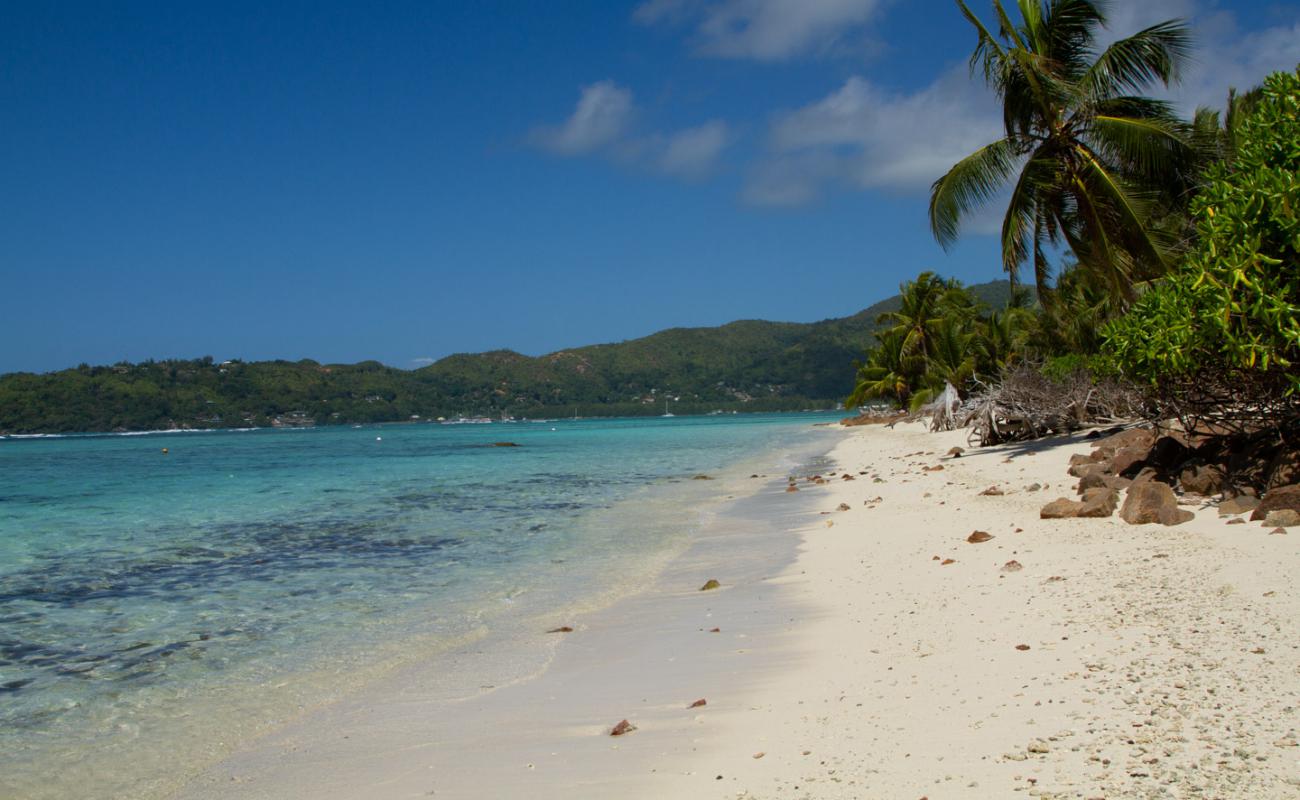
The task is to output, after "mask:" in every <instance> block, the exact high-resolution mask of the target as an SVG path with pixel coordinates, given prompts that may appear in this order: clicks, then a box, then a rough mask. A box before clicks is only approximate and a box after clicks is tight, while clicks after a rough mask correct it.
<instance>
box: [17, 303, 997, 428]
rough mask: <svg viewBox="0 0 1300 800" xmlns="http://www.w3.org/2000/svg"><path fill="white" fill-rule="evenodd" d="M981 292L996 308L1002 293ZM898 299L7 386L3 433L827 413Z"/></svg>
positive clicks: (101, 371) (169, 364)
mask: <svg viewBox="0 0 1300 800" xmlns="http://www.w3.org/2000/svg"><path fill="white" fill-rule="evenodd" d="M974 289H975V290H976V291H979V292H981V293H982V294H983V295H984V296H986V297H988V298H990V299H991V300H993V301H996V300H997V298H998V297H999V294H1000V293H1001V294H1002V295H1003V296H1004V295H1005V292H1006V284H1005V282H998V283H996V284H990V285H986V286H982V287H974ZM898 303H899V301H898V298H891V299H889V300H886V301H883V302H881V303H878V304H876V305H875V306H872V307H871V308H869V309H867V310H865V311H863V312H861V313H859V314H855V315H854V316H852V317H847V318H844V319H833V320H826V321H823V322H817V323H809V324H802V323H775V322H760V321H744V322H734V323H731V324H730V325H724V326H722V327H720V328H692V329H674V330H667V331H662V332H660V333H657V334H654V335H652V336H648V337H645V338H643V339H636V340H633V341H628V342H623V343H620V344H606V345H595V346H591V347H580V348H576V349H573V350H565V351H561V352H558V353H552V354H550V355H545V356H541V357H536V358H534V357H529V356H524V355H520V354H519V353H513V352H509V351H499V352H493V353H482V354H477V355H456V356H450V357H448V358H445V359H443V360H442V361H439V362H438V363H436V364H433V365H431V366H429V367H426V368H424V369H419V370H414V371H407V370H400V369H394V368H392V367H386V366H384V365H382V364H379V363H377V362H364V363H361V364H352V365H337V364H335V365H322V364H318V363H316V362H314V361H299V362H287V361H270V362H256V363H242V362H238V361H233V362H228V363H224V364H219V363H214V362H213V361H212V359H210V358H209V359H199V360H193V361H166V362H147V363H144V364H118V365H115V366H111V367H89V366H82V367H79V368H76V369H68V370H63V371H60V372H54V373H49V374H44V375H34V374H27V373H15V374H10V375H4V376H0V432H7V433H38V432H66V431H111V430H119V429H121V430H148V429H159V428H170V427H195V428H209V427H243V426H248V425H256V426H264V425H269V424H272V423H273V422H274V421H276V420H277V419H279V420H280V421H281V422H282V423H290V424H293V423H299V422H304V421H315V422H316V423H318V424H330V423H352V422H387V421H398V420H409V419H410V418H411V417H412V416H413V415H419V416H420V417H421V418H423V419H429V418H436V417H438V416H445V417H453V416H456V415H461V414H464V415H467V416H475V415H486V416H491V417H497V416H500V415H501V414H503V413H505V414H510V415H512V416H529V417H534V418H536V417H550V416H561V415H563V416H570V415H572V414H573V413H574V411H575V407H576V410H577V411H578V413H580V414H582V415H583V416H594V415H609V416H612V415H635V414H662V413H664V401H665V399H666V398H674V399H671V400H669V404H670V409H671V410H672V411H673V413H677V414H689V413H707V412H709V411H713V410H715V409H723V410H746V411H762V410H772V411H777V410H796V409H802V408H809V407H825V406H829V405H832V404H834V403H836V402H837V400H838V398H841V397H844V396H845V395H846V394H848V393H849V391H850V390H851V389H852V382H851V381H852V375H851V374H850V373H848V371H847V370H845V365H846V364H848V363H850V362H851V361H852V359H853V358H854V357H855V356H856V355H858V354H859V353H861V352H862V350H863V349H864V348H865V347H866V346H867V345H868V343H870V342H871V341H872V335H873V333H874V331H875V330H876V328H877V324H876V318H877V317H878V316H879V315H880V314H881V313H884V312H886V311H889V310H892V309H894V308H897V307H898Z"/></svg>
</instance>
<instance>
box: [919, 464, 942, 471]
mask: <svg viewBox="0 0 1300 800" xmlns="http://www.w3.org/2000/svg"><path fill="white" fill-rule="evenodd" d="M921 470H922V471H923V472H943V464H935V465H934V466H933V467H922V468H921Z"/></svg>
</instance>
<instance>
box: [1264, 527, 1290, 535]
mask: <svg viewBox="0 0 1300 800" xmlns="http://www.w3.org/2000/svg"><path fill="white" fill-rule="evenodd" d="M1268 534H1269V535H1270V536H1286V528H1274V529H1273V530H1271V531H1269V532H1268Z"/></svg>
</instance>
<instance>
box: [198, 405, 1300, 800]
mask: <svg viewBox="0 0 1300 800" xmlns="http://www.w3.org/2000/svg"><path fill="white" fill-rule="evenodd" d="M954 445H960V446H966V442H965V433H964V432H954V433H948V434H930V433H927V432H925V431H924V430H923V429H922V428H921V427H920V426H916V425H911V426H904V425H900V426H898V427H897V428H896V429H887V428H883V427H868V428H858V429H853V430H852V431H850V432H848V433H847V434H846V435H845V438H844V440H843V441H842V442H841V443H840V444H839V445H838V446H837V447H836V449H835V450H834V451H833V453H832V458H833V460H834V461H835V465H834V466H831V467H827V468H826V471H825V472H823V475H824V476H825V477H826V478H827V479H828V480H827V482H826V483H825V484H813V483H809V482H807V481H802V480H801V481H800V484H799V487H800V491H799V492H797V493H786V492H785V491H784V481H783V480H782V481H776V482H773V481H755V482H754V483H755V484H756V485H757V484H762V486H763V488H762V490H761V492H760V493H759V495H758V496H756V497H753V498H749V499H747V500H745V501H742V502H740V503H738V504H737V505H736V506H735V508H734V509H732V510H731V512H729V513H727V514H723V515H720V516H719V517H717V518H716V519H715V520H714V521H713V522H712V523H711V524H710V525H708V526H706V528H705V530H704V532H703V534H702V536H701V539H700V541H699V542H698V543H697V544H696V546H694V547H692V548H691V550H690V551H689V552H688V553H687V554H686V556H684V557H683V558H682V559H680V560H679V561H678V562H676V563H674V564H672V565H671V566H670V567H669V568H668V570H666V571H665V573H664V574H663V575H662V576H661V577H660V579H659V580H658V582H657V583H656V585H655V586H654V587H653V588H652V589H650V590H649V591H645V592H639V593H636V594H634V595H633V596H630V597H628V598H626V599H624V600H621V601H619V602H618V603H616V604H615V605H614V606H612V607H610V608H607V609H604V610H601V611H597V612H593V613H590V614H587V615H585V616H583V617H582V618H580V619H576V620H556V624H557V625H559V624H572V625H573V626H574V627H575V631H574V632H573V633H570V634H554V635H555V636H562V637H563V639H562V641H561V642H560V643H559V646H558V647H557V648H556V649H555V652H554V655H553V658H552V659H551V662H550V664H549V666H548V667H547V668H546V669H545V670H544V671H543V672H541V673H540V674H539V675H537V676H535V677H532V678H530V679H528V680H525V681H522V682H519V683H516V684H513V685H510V686H505V687H501V688H496V689H494V690H491V691H486V690H485V691H484V692H482V693H473V694H471V695H468V696H466V697H465V698H463V699H459V700H448V699H447V697H446V696H445V695H442V694H439V693H438V692H437V691H434V690H433V689H432V688H430V686H432V684H433V683H435V682H434V681H431V679H430V676H429V675H428V674H427V673H422V672H421V671H420V669H412V670H409V671H405V672H403V673H401V674H398V675H394V676H391V677H390V678H388V679H386V680H384V681H381V682H380V683H379V684H377V685H375V686H373V687H371V688H370V689H368V690H366V691H365V692H363V693H361V694H360V695H358V696H357V697H354V698H351V699H350V700H348V701H345V702H343V703H339V704H336V705H334V706H331V707H329V708H326V709H322V710H319V711H316V712H313V713H311V714H309V715H307V716H305V717H304V718H302V719H300V720H298V721H296V722H293V723H291V724H289V725H288V726H286V728H285V729H284V730H283V731H281V732H280V733H278V734H276V735H274V736H271V737H267V738H265V739H263V740H260V741H259V742H256V743H254V745H253V746H252V747H250V748H248V749H246V750H245V751H242V752H240V753H238V754H237V755H235V756H234V757H232V758H230V759H228V760H227V761H225V762H223V763H222V764H221V765H219V766H218V767H217V768H215V769H214V770H211V771H210V772H208V773H207V774H205V775H204V776H202V777H201V778H200V779H199V780H198V781H196V782H195V783H193V784H191V786H190V787H188V788H187V789H186V790H185V791H184V792H182V793H181V795H180V796H181V797H186V798H208V797H223V798H224V797H240V798H297V797H302V798H308V797H310V798H407V797H457V798H462V797H482V798H496V797H503V798H504V797H520V798H523V797H529V798H561V797H563V798H587V797H591V798H595V797H601V798H607V797H623V798H736V797H749V798H767V797H788V798H805V797H806V798H920V797H928V798H930V800H939V798H950V797H965V798H983V797H1014V796H1017V795H1016V794H1015V793H1016V792H1020V793H1022V794H1021V795H1020V796H1034V797H1071V798H1073V797H1079V798H1093V797H1107V798H1130V797H1135V798H1144V797H1169V798H1190V797H1197V798H1199V797H1204V798H1215V797H1223V798H1257V797H1258V798H1272V797H1300V748H1298V747H1296V746H1295V745H1296V734H1297V729H1300V722H1298V721H1297V710H1296V709H1297V706H1300V591H1297V588H1296V580H1295V577H1296V576H1297V575H1300V529H1293V531H1292V533H1291V534H1290V535H1270V534H1269V532H1268V530H1267V529H1265V528H1262V527H1261V526H1260V525H1259V523H1249V524H1245V525H1227V524H1225V521H1223V520H1220V519H1219V517H1218V515H1217V513H1216V512H1215V510H1214V509H1213V508H1211V507H1206V508H1193V510H1196V511H1197V514H1196V519H1195V520H1193V521H1192V522H1190V523H1187V524H1185V525H1181V526H1178V527H1174V528H1165V527H1161V526H1156V525H1145V526H1130V525H1127V524H1126V523H1124V522H1122V521H1121V520H1120V519H1119V518H1118V516H1116V517H1113V518H1111V519H1084V520H1053V521H1043V520H1040V519H1039V518H1038V510H1039V508H1041V506H1042V505H1043V504H1045V503H1046V502H1048V501H1050V500H1052V499H1054V498H1056V497H1060V496H1069V497H1073V496H1074V493H1073V491H1072V490H1071V486H1072V484H1073V479H1071V478H1070V477H1068V475H1067V474H1066V468H1067V464H1068V460H1069V456H1070V455H1072V454H1074V453H1078V452H1086V451H1087V450H1088V445H1087V442H1086V441H1084V440H1083V439H1082V437H1076V438H1074V439H1062V440H1053V441H1048V442H1040V443H1033V444H1030V445H1026V446H1019V447H1002V448H989V449H981V450H970V451H969V452H967V453H966V454H965V455H964V456H962V457H961V458H955V459H954V458H949V457H947V456H946V455H944V454H945V453H946V452H947V451H948V449H949V448H950V447H952V446H954ZM935 466H942V467H943V469H942V470H934V471H927V470H925V469H924V468H925V467H935ZM831 470H834V471H835V473H836V474H834V475H831V474H830V471H831ZM845 472H848V473H850V474H852V475H853V476H854V477H855V480H852V481H845V480H843V479H842V476H843V474H844V473H845ZM860 472H863V473H866V474H859V473H860ZM876 477H878V478H879V481H877V480H875V478H876ZM1035 482H1036V483H1040V484H1046V485H1047V488H1046V489H1045V490H1040V491H1027V490H1026V486H1027V485H1028V484H1031V483H1035ZM990 486H997V487H999V488H1000V489H1001V490H1003V491H1004V492H1005V494H1003V495H1000V496H984V495H981V494H980V492H981V491H983V490H984V489H986V488H988V487H990ZM841 504H845V505H847V506H848V510H847V511H841V510H838V509H839V508H840V505H841ZM976 530H980V531H985V532H987V533H989V534H992V536H993V538H992V539H991V540H989V541H987V542H984V543H981V544H969V543H967V541H966V539H967V537H968V536H969V535H970V534H971V533H972V532H973V531H976ZM935 556H938V558H939V560H935V558H934V557H935ZM945 559H952V560H953V563H950V564H946V565H945V564H944V560H945ZM1013 560H1014V561H1015V562H1017V563H1018V564H1019V565H1020V566H1021V569H1019V570H1010V571H1008V570H1007V569H1006V568H1005V565H1006V564H1007V562H1009V561H1013ZM708 578H716V579H718V580H719V581H720V582H721V583H722V584H723V588H722V589H720V590H716V591H710V592H700V591H698V589H699V587H700V585H701V584H702V583H703V582H704V581H705V580H707V579H708ZM713 628H718V629H719V631H718V632H717V633H711V632H710V631H711V629H713ZM539 635H545V634H541V633H540V632H539ZM1019 646H1027V648H1028V649H1018V648H1019ZM464 657H465V659H472V658H475V657H477V658H481V659H490V658H492V657H494V656H493V654H491V653H478V654H475V653H466V654H464ZM697 699H705V700H707V705H705V706H703V707H700V708H694V709H689V708H687V706H688V705H689V704H690V703H692V702H693V701H695V700H697ZM624 718H626V719H628V720H630V721H631V722H632V723H633V724H635V725H636V726H638V729H637V730H636V731H634V732H633V733H631V734H628V735H626V736H622V737H617V738H613V737H610V736H608V735H607V731H608V730H609V727H610V726H612V725H613V724H614V723H616V722H618V721H619V720H621V719H624Z"/></svg>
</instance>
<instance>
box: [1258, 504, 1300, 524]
mask: <svg viewBox="0 0 1300 800" xmlns="http://www.w3.org/2000/svg"><path fill="white" fill-rule="evenodd" d="M1297 525H1300V511H1295V510H1294V509H1290V508H1279V509H1278V510H1276V511H1270V512H1268V516H1267V517H1265V518H1264V527H1266V528H1294V527H1296V526H1297Z"/></svg>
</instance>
